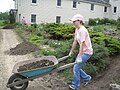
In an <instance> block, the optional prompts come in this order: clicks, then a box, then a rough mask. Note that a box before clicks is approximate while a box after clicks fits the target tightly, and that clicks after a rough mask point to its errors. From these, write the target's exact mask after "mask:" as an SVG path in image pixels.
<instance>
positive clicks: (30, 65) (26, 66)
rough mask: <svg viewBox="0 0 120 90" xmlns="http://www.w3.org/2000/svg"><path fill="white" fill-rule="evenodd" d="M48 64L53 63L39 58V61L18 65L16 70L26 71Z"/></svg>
mask: <svg viewBox="0 0 120 90" xmlns="http://www.w3.org/2000/svg"><path fill="white" fill-rule="evenodd" d="M50 65H54V63H53V62H52V61H49V60H40V61H36V62H32V63H28V64H24V65H23V66H20V67H19V69H17V70H18V72H21V71H27V70H32V69H36V68H42V67H46V66H50Z"/></svg>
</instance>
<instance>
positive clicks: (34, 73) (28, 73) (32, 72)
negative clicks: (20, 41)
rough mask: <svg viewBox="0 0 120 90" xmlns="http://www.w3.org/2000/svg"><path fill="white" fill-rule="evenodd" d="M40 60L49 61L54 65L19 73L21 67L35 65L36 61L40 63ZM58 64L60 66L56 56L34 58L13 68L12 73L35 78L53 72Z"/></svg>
mask: <svg viewBox="0 0 120 90" xmlns="http://www.w3.org/2000/svg"><path fill="white" fill-rule="evenodd" d="M40 60H49V61H52V62H53V63H54V64H53V65H50V66H47V67H42V68H36V69H32V70H27V71H21V72H18V69H19V67H20V66H23V65H25V64H28V63H33V62H36V61H40ZM57 64H58V60H57V58H56V57H55V56H43V57H40V58H34V59H31V60H26V61H22V62H18V63H16V64H15V66H14V67H13V70H12V72H13V73H17V74H20V75H22V76H24V77H33V76H37V75H40V74H44V73H46V72H50V71H52V70H53V69H55V68H56V65H57Z"/></svg>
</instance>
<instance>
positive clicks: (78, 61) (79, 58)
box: [75, 55, 82, 64]
mask: <svg viewBox="0 0 120 90" xmlns="http://www.w3.org/2000/svg"><path fill="white" fill-rule="evenodd" d="M75 62H76V63H78V64H80V63H82V57H80V55H78V56H77V58H76V60H75Z"/></svg>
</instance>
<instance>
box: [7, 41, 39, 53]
mask: <svg viewBox="0 0 120 90" xmlns="http://www.w3.org/2000/svg"><path fill="white" fill-rule="evenodd" d="M38 50H39V48H38V47H37V45H34V44H32V43H30V42H23V43H20V44H18V45H17V46H16V47H15V48H11V49H10V51H8V54H10V55H25V54H29V53H31V52H35V51H38Z"/></svg>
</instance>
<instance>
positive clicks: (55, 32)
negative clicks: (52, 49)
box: [42, 23, 74, 40]
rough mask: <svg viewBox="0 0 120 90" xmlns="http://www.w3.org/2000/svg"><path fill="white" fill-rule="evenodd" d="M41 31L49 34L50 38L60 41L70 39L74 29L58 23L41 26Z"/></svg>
mask: <svg viewBox="0 0 120 90" xmlns="http://www.w3.org/2000/svg"><path fill="white" fill-rule="evenodd" d="M42 29H44V30H45V31H46V33H49V34H51V38H54V39H57V40H61V39H71V38H72V37H73V35H74V34H73V33H74V27H73V26H71V25H66V24H60V23H49V24H43V25H42Z"/></svg>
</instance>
